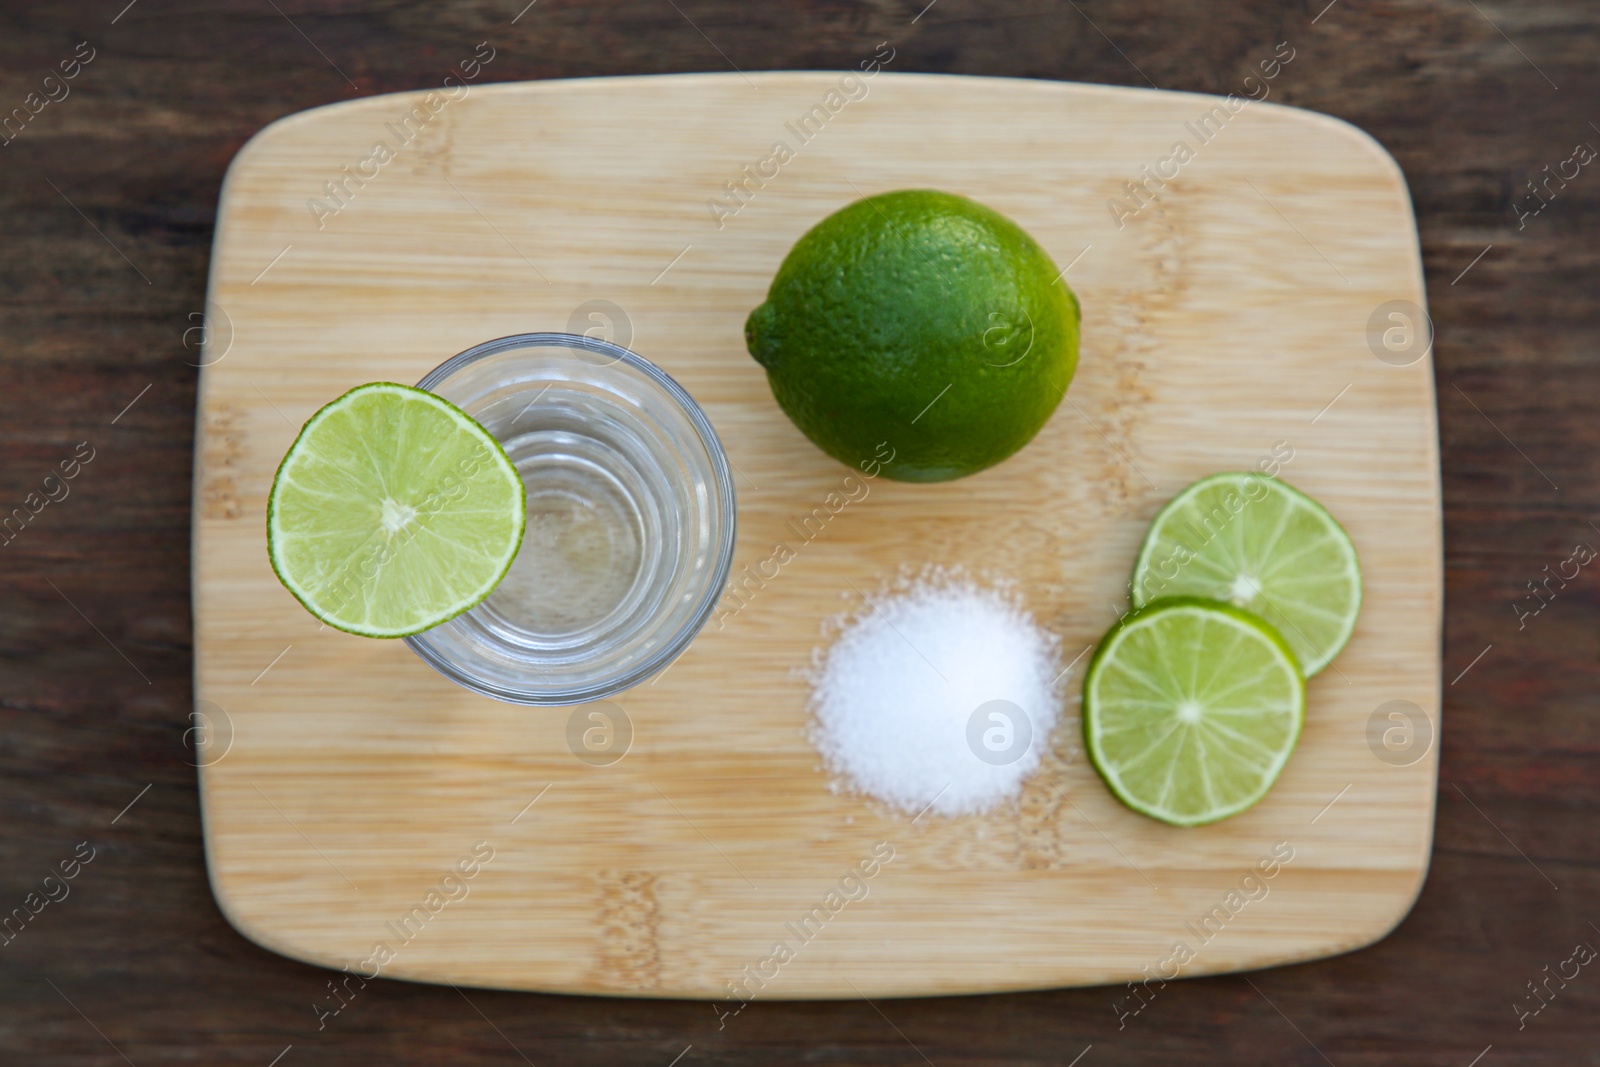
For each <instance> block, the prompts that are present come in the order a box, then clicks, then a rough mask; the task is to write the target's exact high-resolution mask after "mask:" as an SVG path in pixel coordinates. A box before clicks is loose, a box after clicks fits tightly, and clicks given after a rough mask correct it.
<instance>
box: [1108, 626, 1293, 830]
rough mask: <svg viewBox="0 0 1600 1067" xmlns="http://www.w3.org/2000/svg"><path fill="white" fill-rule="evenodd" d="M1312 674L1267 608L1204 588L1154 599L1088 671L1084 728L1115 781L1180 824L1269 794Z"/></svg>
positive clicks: (1150, 810)
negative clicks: (1306, 674)
mask: <svg viewBox="0 0 1600 1067" xmlns="http://www.w3.org/2000/svg"><path fill="white" fill-rule="evenodd" d="M1305 704H1306V698H1305V679H1304V678H1303V677H1302V675H1301V673H1300V667H1299V664H1298V663H1297V662H1296V660H1295V656H1294V653H1293V652H1292V651H1291V650H1290V648H1289V645H1288V644H1287V643H1286V642H1285V641H1284V639H1283V638H1282V637H1280V636H1279V635H1278V633H1277V631H1275V630H1274V629H1273V628H1272V627H1271V626H1270V625H1268V624H1267V623H1265V622H1263V621H1262V620H1261V619H1260V618H1258V617H1256V616H1254V615H1252V614H1250V613H1249V612H1247V611H1244V610H1242V609H1240V608H1236V607H1233V606H1232V605H1230V604H1223V603H1219V602H1217V601H1214V600H1203V599H1201V598H1198V597H1173V598H1169V599H1165V600H1157V601H1154V602H1153V603H1151V604H1150V605H1149V606H1147V607H1145V608H1142V609H1140V610H1139V611H1136V612H1134V613H1132V614H1131V615H1128V616H1127V617H1126V618H1124V619H1123V620H1122V622H1120V623H1118V624H1117V625H1116V626H1114V627H1113V628H1112V629H1111V631H1110V632H1109V633H1107V634H1106V636H1105V637H1104V638H1103V639H1102V640H1101V642H1100V647H1099V648H1098V649H1096V650H1095V654H1094V658H1093V659H1092V660H1090V661H1089V669H1088V671H1087V672H1085V675H1084V679H1083V739H1084V746H1085V748H1087V750H1088V753H1089V759H1090V761H1091V762H1092V763H1093V764H1094V767H1095V769H1096V770H1097V771H1099V772H1100V776H1101V777H1102V778H1103V779H1105V783H1106V787H1107V788H1109V789H1110V790H1111V792H1112V793H1114V794H1115V795H1116V797H1117V799H1118V800H1120V801H1122V802H1123V803H1124V804H1126V805H1127V806H1128V807H1130V808H1132V809H1133V810H1134V811H1137V812H1139V813H1141V814H1143V815H1148V816H1150V817H1151V818H1153V819H1160V820H1161V821H1162V822H1167V823H1172V824H1174V825H1177V826H1200V825H1203V824H1205V823H1210V822H1216V821H1217V820H1218V819H1226V818H1227V817H1228V816H1230V815H1237V814H1238V813H1239V812H1241V811H1244V810H1245V809H1246V808H1248V807H1250V806H1251V805H1253V804H1254V803H1255V802H1256V801H1258V800H1260V799H1261V798H1262V796H1264V795H1265V794H1266V792H1267V790H1268V789H1270V788H1272V783H1273V782H1275V781H1277V778H1278V774H1279V772H1280V771H1282V770H1283V766H1284V764H1285V763H1287V762H1288V760H1289V754H1290V753H1291V752H1293V751H1294V746H1295V742H1296V741H1298V740H1299V738H1300V727H1301V724H1302V723H1303V722H1304V721H1305Z"/></svg>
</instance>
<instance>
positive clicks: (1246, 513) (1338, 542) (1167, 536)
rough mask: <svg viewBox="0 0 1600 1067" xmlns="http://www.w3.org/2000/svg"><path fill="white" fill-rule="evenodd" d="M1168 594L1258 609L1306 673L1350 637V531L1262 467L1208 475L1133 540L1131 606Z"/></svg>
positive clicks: (1357, 574) (1356, 592)
mask: <svg viewBox="0 0 1600 1067" xmlns="http://www.w3.org/2000/svg"><path fill="white" fill-rule="evenodd" d="M1171 596H1197V597H1207V598H1209V599H1212V600H1222V601H1226V602H1228V603H1230V604H1233V605H1234V606H1235V607H1240V608H1244V609H1246V610H1248V611H1250V612H1253V613H1254V614H1256V615H1259V616H1260V617H1261V618H1263V619H1265V620H1266V621H1267V622H1269V623H1271V624H1272V625H1273V626H1274V627H1275V628H1276V629H1277V630H1278V632H1279V633H1280V634H1282V635H1283V639H1284V640H1285V641H1287V642H1288V643H1289V647H1290V648H1292V649H1293V650H1294V654H1295V657H1296V658H1297V659H1298V660H1299V663H1300V668H1301V670H1302V671H1303V672H1304V673H1305V676H1306V677H1307V678H1309V677H1311V676H1312V675H1314V674H1316V673H1317V672H1318V671H1320V670H1322V668H1324V667H1326V666H1327V665H1328V663H1329V662H1330V661H1332V659H1333V657H1334V656H1337V655H1338V654H1339V650H1340V649H1342V648H1344V646H1345V642H1347V641H1348V640H1350V633H1351V631H1352V630H1354V629H1355V625H1356V615H1357V614H1358V613H1359V612H1360V610H1361V568H1360V566H1359V564H1358V563H1357V561H1356V549H1355V545H1353V544H1351V543H1350V535H1349V534H1347V533H1345V532H1344V528H1343V527H1341V526H1340V525H1339V524H1338V522H1336V521H1335V520H1334V518H1333V516H1332V515H1330V514H1328V511H1327V509H1326V508H1324V507H1323V506H1322V505H1321V504H1318V503H1317V502H1316V501H1315V500H1312V499H1311V498H1310V497H1308V496H1306V495H1305V494H1304V493H1302V492H1300V490H1298V489H1296V488H1294V487H1293V486H1291V485H1288V484H1286V483H1285V482H1283V481H1281V480H1279V479H1277V478H1272V477H1268V476H1267V475H1265V474H1258V473H1254V472H1249V473H1244V472H1231V473H1223V474H1213V475H1211V476H1210V477H1209V478H1202V479H1201V480H1200V481H1198V482H1195V483H1194V484H1193V485H1191V486H1189V488H1187V489H1185V490H1184V491H1183V492H1181V493H1179V494H1178V495H1177V496H1175V497H1173V498H1172V500H1171V501H1170V502H1169V503H1168V504H1167V506H1166V507H1164V508H1162V509H1161V512H1160V514H1158V515H1157V516H1156V517H1155V520H1154V521H1153V522H1151V524H1150V531H1149V532H1148V533H1147V534H1145V539H1144V545H1143V546H1142V547H1141V548H1140V549H1139V558H1138V561H1137V562H1136V563H1135V564H1134V567H1133V587H1132V591H1131V600H1132V602H1133V606H1134V607H1136V608H1137V607H1142V606H1143V605H1145V604H1147V603H1150V602H1151V601H1153V600H1156V599H1159V598H1161V597H1171Z"/></svg>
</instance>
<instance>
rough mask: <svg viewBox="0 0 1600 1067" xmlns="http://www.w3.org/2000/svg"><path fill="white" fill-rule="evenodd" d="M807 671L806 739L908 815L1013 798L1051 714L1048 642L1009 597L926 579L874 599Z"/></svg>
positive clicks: (1054, 707) (956, 811)
mask: <svg viewBox="0 0 1600 1067" xmlns="http://www.w3.org/2000/svg"><path fill="white" fill-rule="evenodd" d="M870 605H871V606H870V608H869V609H868V610H867V611H866V612H865V613H864V614H861V615H860V616H858V617H856V618H855V619H853V620H851V621H850V622H848V623H847V624H846V625H845V626H844V627H843V629H842V631H841V632H840V633H839V635H838V637H837V638H836V639H835V641H834V642H833V645H832V646H831V647H830V648H829V649H828V650H827V652H826V654H825V655H822V656H821V657H820V658H819V660H818V662H817V664H816V666H815V669H814V671H813V673H812V685H813V689H812V713H813V716H814V721H813V724H812V731H811V737H812V742H813V744H815V745H816V747H817V750H818V751H819V752H821V753H822V756H823V759H824V761H825V762H826V764H827V766H828V769H829V770H830V771H832V772H833V773H834V774H835V775H837V776H839V778H840V779H842V782H841V783H838V784H843V785H846V786H847V787H849V788H853V789H855V790H857V791H859V792H862V793H867V794H869V795H871V796H874V797H877V798H878V799H880V800H882V801H884V802H886V803H888V804H890V805H892V806H893V807H896V808H898V809H900V810H901V811H905V812H908V813H912V814H920V813H921V812H923V811H925V810H926V811H932V812H934V813H936V814H939V815H967V814H973V813H976V812H980V811H984V810H987V809H988V808H991V807H993V806H994V805H996V804H998V803H1001V802H1003V801H1005V800H1008V799H1011V798H1013V797H1015V796H1016V795H1017V794H1018V793H1019V792H1020V791H1021V788H1022V782H1023V779H1025V778H1027V776H1028V775H1029V774H1031V773H1032V772H1033V771H1034V770H1035V769H1036V768H1037V767H1038V766H1039V761H1040V758H1041V755H1042V753H1043V751H1044V749H1045V747H1046V745H1047V744H1048V739H1049V736H1050V732H1051V730H1052V729H1053V728H1054V726H1055V724H1056V719H1057V718H1058V716H1059V713H1060V705H1061V697H1060V693H1059V692H1058V690H1057V688H1056V680H1057V669H1058V668H1057V664H1056V659H1057V656H1056V650H1057V645H1058V642H1057V639H1056V638H1055V637H1054V636H1053V635H1051V634H1050V633H1049V632H1047V631H1045V630H1043V629H1041V628H1040V627H1039V626H1038V625H1036V624H1035V623H1034V621H1033V619H1032V617H1031V616H1029V615H1028V613H1027V612H1026V611H1024V610H1023V609H1022V608H1020V607H1018V606H1017V605H1016V604H1015V603H1013V602H1012V600H1010V599H1009V598H1008V597H1007V596H1005V595H1003V594H1002V593H1000V592H997V591H995V590H990V589H984V588H980V587H979V586H977V585H975V584H973V583H972V582H970V581H967V580H964V579H960V578H952V577H948V576H945V577H935V578H932V579H924V580H920V581H917V582H914V583H911V584H910V585H908V586H907V587H906V588H904V589H902V590H899V591H897V592H895V593H894V594H892V595H886V596H879V597H874V598H872V600H871V602H870Z"/></svg>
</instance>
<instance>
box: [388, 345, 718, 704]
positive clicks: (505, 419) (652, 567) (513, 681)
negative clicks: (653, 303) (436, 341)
mask: <svg viewBox="0 0 1600 1067" xmlns="http://www.w3.org/2000/svg"><path fill="white" fill-rule="evenodd" d="M417 384H418V386H419V387H420V388H423V389H427V390H430V391H432V392H434V393H436V394H438V395H439V396H442V397H444V398H445V399H446V400H449V401H451V402H452V403H454V404H456V405H457V406H459V407H460V408H461V409H462V410H464V411H465V412H467V414H469V415H471V416H472V417H473V418H474V419H477V420H478V422H480V423H482V424H483V426H484V428H486V429H487V430H488V431H489V432H490V433H491V434H493V435H494V437H495V439H496V440H498V441H499V442H500V444H501V445H502V446H503V447H504V448H505V450H506V454H507V455H508V456H509V457H510V458H511V462H512V463H513V464H515V465H516V468H517V470H518V471H519V472H520V473H521V475H522V482H523V485H524V486H526V487H527V495H528V525H527V533H526V534H525V535H524V536H523V539H522V547H521V548H520V549H519V550H518V552H517V558H516V560H515V562H513V563H512V565H511V569H510V571H509V572H508V573H507V574H506V577H505V580H504V581H502V582H501V583H500V586H499V587H498V588H497V589H495V591H494V592H493V593H492V594H490V596H489V598H488V599H487V600H485V601H484V602H483V603H481V604H479V605H478V606H477V607H475V608H473V609H472V610H471V611H468V612H466V613H465V614H462V615H458V616H457V617H456V618H454V619H452V620H450V621H449V622H447V623H444V624H442V625H440V626H436V627H434V628H433V629H431V630H427V631H424V632H423V633H420V634H416V635H414V636H412V637H408V638H406V639H405V641H406V643H407V644H408V645H410V646H411V648H412V650H413V651H414V652H416V654H417V655H418V656H421V657H422V659H423V661H424V662H426V663H427V664H428V665H429V666H431V667H433V668H434V669H435V670H437V671H438V672H439V673H440V674H442V675H444V676H445V677H446V678H449V679H450V680H451V681H453V682H456V683H458V684H460V685H462V686H465V687H466V688H468V689H472V690H475V691H477V692H479V693H483V694H485V695H487V696H491V697H494V698H496V699H498V700H505V701H509V702H511V703H515V704H534V705H558V704H577V703H582V702H584V701H590V700H599V699H601V698H603V697H607V696H610V695H613V694H615V693H618V692H621V691H622V690H624V689H627V688H629V687H630V686H634V685H637V684H638V683H639V682H641V681H643V680H645V679H646V678H649V677H650V676H651V675H653V674H655V673H656V672H657V671H659V670H662V669H663V668H665V667H666V666H667V665H668V664H669V663H670V662H671V661H672V660H673V659H674V658H675V657H676V656H677V655H678V654H679V653H680V652H682V651H683V650H684V649H685V648H686V647H688V645H689V642H690V641H692V640H694V637H695V635H696V634H698V633H699V632H700V629H701V628H702V627H703V626H704V625H705V623H706V620H707V619H708V618H709V617H710V615H711V612H712V609H713V608H714V607H715V605H716V602H717V599H718V598H719V597H720V596H721V595H722V588H723V585H724V584H725V583H726V582H727V579H728V569H729V567H730V565H731V563H732V559H733V542H734V532H735V525H736V522H737V515H736V510H735V501H734V492H733V479H732V477H731V476H730V473H729V467H728V460H727V457H726V455H725V454H724V453H723V451H722V444H721V442H719V441H718V440H717V435H716V431H715V430H713V429H712V427H711V423H710V421H709V420H708V419H707V418H706V416H705V413H704V412H703V411H701V410H700V406H699V405H698V404H696V403H695V402H694V399H693V398H692V397H691V396H690V395H689V394H688V393H687V392H685V391H684V389H683V387H682V386H680V385H679V384H678V383H677V382H675V381H673V380H672V378H670V377H668V375H667V374H666V373H665V372H664V371H662V370H661V369H660V368H658V367H656V366H655V365H654V364H652V363H650V362H649V361H648V360H645V359H644V358H642V357H640V356H638V355H635V354H634V353H633V352H630V351H628V350H627V349H626V348H622V347H620V346H618V345H614V344H611V343H609V342H607V341H602V340H598V339H595V338H591V337H583V336H579V335H577V334H565V333H527V334H517V335H515V336H511V337H502V338H499V339H498V340H494V341H486V342H484V343H483V344H480V345H476V346H474V347H472V348H469V349H467V350H466V351H465V352H462V353H461V354H460V355H458V356H455V357H453V358H451V359H448V360H446V361H445V362H444V363H442V364H440V365H439V366H438V367H436V368H435V369H434V370H433V371H431V372H430V373H429V374H428V375H427V376H426V377H424V378H423V379H422V381H420V382H418V383H417Z"/></svg>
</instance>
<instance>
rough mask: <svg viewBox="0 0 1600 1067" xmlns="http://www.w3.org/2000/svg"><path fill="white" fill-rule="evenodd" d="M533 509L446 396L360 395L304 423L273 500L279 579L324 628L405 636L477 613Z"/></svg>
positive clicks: (509, 470)
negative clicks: (468, 612) (472, 611)
mask: <svg viewBox="0 0 1600 1067" xmlns="http://www.w3.org/2000/svg"><path fill="white" fill-rule="evenodd" d="M526 524H527V504H526V501H525V497H524V489H523V486H522V478H521V476H520V475H519V474H518V473H517V469H516V467H515V466H513V465H512V463H511V460H510V459H509V458H508V457H507V456H506V453H505V450H504V449H503V448H501V447H500V443H499V442H498V441H496V440H495V439H494V438H493V437H492V436H490V434H489V432H488V431H487V430H485V429H484V428H483V427H482V426H480V425H479V424H478V423H477V422H475V421H474V420H473V419H472V417H471V416H469V415H468V414H467V413H466V412H464V411H462V410H461V409H460V408H458V407H456V406H455V405H454V404H452V403H450V402H449V401H448V400H445V399H443V398H442V397H438V396H435V395H434V394H432V393H429V392H427V391H425V390H422V389H415V388H412V387H411V386H409V385H397V384H395V383H393V382H373V383H371V384H369V385H362V386H358V387H356V388H355V389H352V390H350V391H349V392H348V393H346V394H344V395H343V396H341V397H340V398H339V399H337V400H335V401H333V402H332V403H330V404H328V405H327V406H326V407H324V408H322V409H321V410H320V411H318V412H317V413H316V414H315V415H313V416H311V419H310V420H309V421H308V422H307V423H306V424H305V427H304V428H303V429H302V430H301V431H300V436H298V437H297V438H295V441H294V444H292V445H290V446H289V451H288V454H287V455H285V456H284V457H283V463H282V464H281V465H279V467H278V474H277V477H276V478H274V479H273V482H272V495H271V496H270V497H269V498H268V500H267V554H268V556H269V557H270V558H271V560H272V569H273V570H274V571H276V572H277V575H278V580H279V581H281V582H283V584H284V586H285V587H286V588H287V589H288V590H289V592H291V593H293V594H294V595H295V597H296V598H298V599H299V601H300V603H302V604H304V605H305V607H306V610H307V611H309V612H311V614H313V615H315V616H316V617H317V618H318V619H321V620H322V621H323V622H325V623H327V624H328V625H329V626H333V627H337V628H338V629H340V630H346V631H348V632H350V633H353V634H360V635H362V636H364V637H406V636H408V635H410V634H415V633H420V632H421V631H423V630H426V629H429V628H430V627H433V626H437V625H439V624H440V623H442V622H446V621H448V620H450V619H453V618H455V617H456V616H457V615H459V614H461V613H462V612H463V611H466V610H467V609H469V608H471V607H473V606H475V605H477V604H479V603H481V602H482V601H483V600H484V598H485V597H487V596H488V595H489V594H490V593H491V592H493V591H494V588H495V586H497V585H499V584H500V580H501V579H502V578H504V577H505V575H506V572H507V571H508V570H510V568H511V563H512V561H513V560H515V559H516V557H517V548H518V547H519V546H520V545H521V544H522V534H523V530H524V528H525V526H526Z"/></svg>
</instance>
